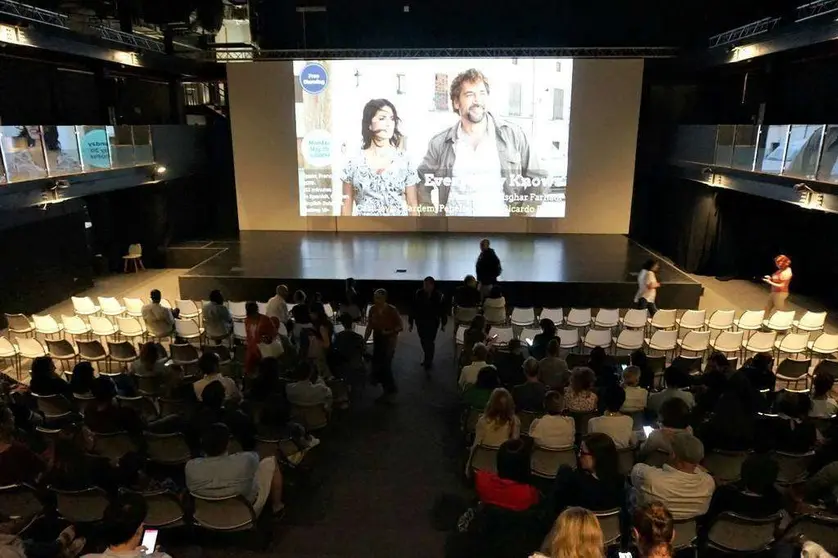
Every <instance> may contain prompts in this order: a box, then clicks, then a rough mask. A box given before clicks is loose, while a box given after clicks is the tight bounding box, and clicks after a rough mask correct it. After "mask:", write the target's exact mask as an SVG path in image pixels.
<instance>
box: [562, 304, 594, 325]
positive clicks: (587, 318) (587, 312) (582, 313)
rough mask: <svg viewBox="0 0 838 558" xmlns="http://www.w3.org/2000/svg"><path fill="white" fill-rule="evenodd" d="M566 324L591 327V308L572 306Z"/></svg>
mask: <svg viewBox="0 0 838 558" xmlns="http://www.w3.org/2000/svg"><path fill="white" fill-rule="evenodd" d="M565 324H566V325H567V326H568V327H590V326H591V309H590V308H571V309H570V312H568V313H567V320H566V321H565Z"/></svg>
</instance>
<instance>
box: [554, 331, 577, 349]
mask: <svg viewBox="0 0 838 558" xmlns="http://www.w3.org/2000/svg"><path fill="white" fill-rule="evenodd" d="M556 336H557V337H558V338H559V348H560V349H575V348H576V347H578V346H579V330H578V329H563V328H562V329H557V330H556Z"/></svg>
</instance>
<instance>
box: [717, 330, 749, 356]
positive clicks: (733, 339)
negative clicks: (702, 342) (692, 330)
mask: <svg viewBox="0 0 838 558" xmlns="http://www.w3.org/2000/svg"><path fill="white" fill-rule="evenodd" d="M744 336H745V332H744V331H741V330H740V331H723V332H721V333H720V334H719V336H718V337H716V338H715V339H713V340H712V341H710V346H711V347H713V350H714V351H719V352H720V353H736V352H739V350H740V349H741V348H742V339H743V337H744Z"/></svg>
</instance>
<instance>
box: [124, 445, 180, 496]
mask: <svg viewBox="0 0 838 558" xmlns="http://www.w3.org/2000/svg"><path fill="white" fill-rule="evenodd" d="M113 474H114V475H115V477H116V481H117V485H118V486H119V487H121V488H127V489H128V490H133V491H134V492H157V491H158V490H168V491H170V492H174V493H179V492H180V491H181V490H182V488H181V487H179V486H178V485H177V484H176V483H175V482H174V481H173V480H172V479H170V478H165V479H163V480H158V479H156V478H154V477H152V476H150V475H149V474H148V473H147V472H146V458H145V457H143V455H142V454H141V453H139V452H136V451H129V452H128V453H126V454H125V455H123V456H122V457H120V458H119V462H118V463H117V467H116V471H115V472H114V473H113Z"/></svg>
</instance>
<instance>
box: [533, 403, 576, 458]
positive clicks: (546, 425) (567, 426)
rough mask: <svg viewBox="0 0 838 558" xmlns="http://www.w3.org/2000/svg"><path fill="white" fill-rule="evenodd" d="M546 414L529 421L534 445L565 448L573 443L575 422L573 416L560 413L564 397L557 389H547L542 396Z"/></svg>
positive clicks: (562, 408)
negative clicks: (545, 393)
mask: <svg viewBox="0 0 838 558" xmlns="http://www.w3.org/2000/svg"><path fill="white" fill-rule="evenodd" d="M544 409H545V410H546V411H547V414H546V415H544V416H543V417H539V418H537V419H535V420H533V421H532V423H530V432H529V434H530V437H531V438H532V439H533V441H534V442H535V444H536V445H538V446H543V447H548V448H566V447H568V446H572V445H573V441H574V438H575V437H576V422H575V421H574V420H573V417H567V416H564V415H562V411H563V410H564V399H563V398H562V394H561V393H559V392H558V391H548V392H547V395H545V396H544Z"/></svg>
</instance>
